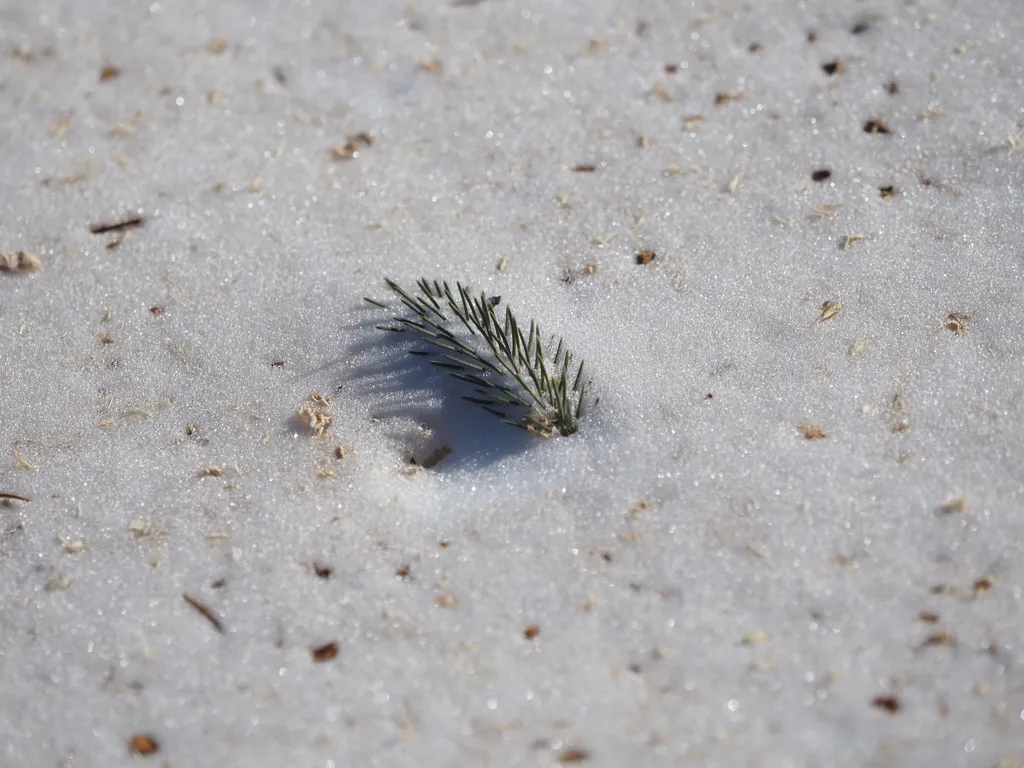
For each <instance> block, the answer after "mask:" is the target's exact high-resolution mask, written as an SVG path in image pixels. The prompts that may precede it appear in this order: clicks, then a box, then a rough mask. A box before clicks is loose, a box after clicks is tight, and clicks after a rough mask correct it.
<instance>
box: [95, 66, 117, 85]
mask: <svg viewBox="0 0 1024 768" xmlns="http://www.w3.org/2000/svg"><path fill="white" fill-rule="evenodd" d="M120 76H121V68H120V67H115V66H114V65H113V64H108V65H107V66H105V67H104V68H103V69H101V70H100V82H101V83H105V82H107V81H108V80H114V79H116V78H118V77H120Z"/></svg>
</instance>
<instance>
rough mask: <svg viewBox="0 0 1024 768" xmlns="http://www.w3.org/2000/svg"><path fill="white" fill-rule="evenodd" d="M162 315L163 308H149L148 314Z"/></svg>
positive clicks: (156, 305) (158, 306)
mask: <svg viewBox="0 0 1024 768" xmlns="http://www.w3.org/2000/svg"><path fill="white" fill-rule="evenodd" d="M163 313H164V308H163V307H161V306H160V305H159V304H154V305H153V306H152V307H150V308H149V314H151V315H162V314H163Z"/></svg>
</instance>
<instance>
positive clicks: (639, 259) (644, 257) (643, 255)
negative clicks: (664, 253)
mask: <svg viewBox="0 0 1024 768" xmlns="http://www.w3.org/2000/svg"><path fill="white" fill-rule="evenodd" d="M656 258H658V254H656V253H655V252H654V251H640V252H639V253H638V254H637V255H636V263H637V264H640V265H641V266H642V265H644V264H650V263H651V262H652V261H654V260H655V259H656Z"/></svg>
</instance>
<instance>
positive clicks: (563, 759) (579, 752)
mask: <svg viewBox="0 0 1024 768" xmlns="http://www.w3.org/2000/svg"><path fill="white" fill-rule="evenodd" d="M589 759H590V753H589V752H587V750H585V749H581V748H580V747H570V748H569V749H566V750H564V751H563V752H562V753H561V754H560V755H559V756H558V762H560V763H561V764H562V765H570V764H572V763H582V762H584V761H585V760H589Z"/></svg>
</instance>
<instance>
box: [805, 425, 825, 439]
mask: <svg viewBox="0 0 1024 768" xmlns="http://www.w3.org/2000/svg"><path fill="white" fill-rule="evenodd" d="M797 429H798V430H800V434H801V435H803V437H804V440H824V439H825V438H826V437H828V434H827V433H826V432H825V430H823V429H822V428H821V427H819V426H818V425H817V424H806V423H804V424H799V425H797Z"/></svg>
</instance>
